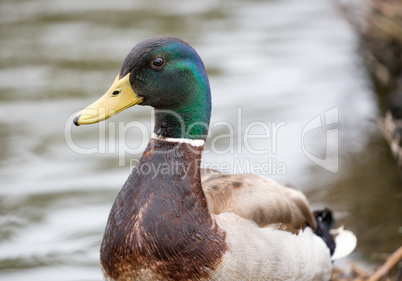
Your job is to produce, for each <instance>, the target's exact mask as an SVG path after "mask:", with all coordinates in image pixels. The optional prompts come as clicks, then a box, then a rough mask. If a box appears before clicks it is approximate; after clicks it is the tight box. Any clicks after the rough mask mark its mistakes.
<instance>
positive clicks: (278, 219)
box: [201, 169, 316, 233]
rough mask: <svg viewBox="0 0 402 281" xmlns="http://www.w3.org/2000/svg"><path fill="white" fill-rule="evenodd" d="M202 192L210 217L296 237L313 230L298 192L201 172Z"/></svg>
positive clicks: (253, 177)
mask: <svg viewBox="0 0 402 281" xmlns="http://www.w3.org/2000/svg"><path fill="white" fill-rule="evenodd" d="M201 181H202V188H203V190H204V193H205V195H206V198H207V202H208V208H209V210H210V212H211V213H213V214H216V215H218V214H221V213H225V212H231V213H234V214H236V215H238V216H240V217H243V218H245V219H249V220H252V221H254V222H255V223H256V224H257V225H258V226H260V227H265V226H268V225H270V226H272V227H275V228H278V229H281V230H286V231H289V232H292V233H298V232H299V231H300V230H301V229H303V228H304V227H305V226H307V225H308V226H310V227H311V228H312V229H313V230H315V228H316V221H315V219H314V215H313V213H312V212H311V210H310V206H309V203H308V201H307V199H306V197H305V196H304V195H303V193H301V192H300V191H298V190H295V189H293V188H289V187H285V186H281V185H279V184H278V183H276V182H274V181H271V180H269V179H267V178H264V177H262V176H257V175H248V174H247V175H229V174H224V173H220V172H218V171H216V170H211V169H202V170H201Z"/></svg>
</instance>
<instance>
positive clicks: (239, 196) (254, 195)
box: [201, 170, 331, 281]
mask: <svg viewBox="0 0 402 281" xmlns="http://www.w3.org/2000/svg"><path fill="white" fill-rule="evenodd" d="M201 175H202V184H203V190H204V192H205V194H206V197H207V201H208V208H209V209H210V211H211V213H213V214H214V219H215V222H216V223H217V224H218V226H219V227H220V228H221V229H222V230H224V231H225V233H226V243H227V245H228V251H227V252H226V253H225V255H224V258H223V261H222V263H221V265H220V267H219V268H218V269H217V270H216V272H215V273H214V274H213V275H212V276H213V279H212V280H306V281H307V280H317V281H318V280H319V281H323V280H329V278H330V276H331V255H330V251H329V248H328V247H327V245H326V244H325V243H324V241H323V240H322V239H321V238H320V237H318V236H317V235H315V234H314V229H315V227H316V221H315V218H314V216H313V214H312V212H311V211H310V208H309V205H308V202H307V199H306V198H305V196H304V195H303V194H302V193H301V192H300V191H297V190H294V189H292V188H288V187H284V186H281V185H279V184H277V183H275V182H273V181H271V180H268V179H266V178H264V177H261V176H256V175H228V174H222V173H219V172H217V171H213V170H203V171H202V173H201Z"/></svg>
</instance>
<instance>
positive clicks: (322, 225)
mask: <svg viewBox="0 0 402 281" xmlns="http://www.w3.org/2000/svg"><path fill="white" fill-rule="evenodd" d="M314 217H315V220H316V221H317V229H316V231H315V234H316V235H318V236H319V237H321V238H322V240H324V242H325V244H327V246H328V248H329V250H330V252H331V256H332V254H333V253H334V251H335V246H336V245H335V239H334V237H333V236H332V235H331V234H330V233H329V231H330V230H331V229H332V227H333V226H334V222H335V221H334V216H333V214H332V211H331V210H330V209H328V208H325V209H324V210H320V211H314Z"/></svg>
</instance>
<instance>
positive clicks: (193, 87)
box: [74, 36, 211, 139]
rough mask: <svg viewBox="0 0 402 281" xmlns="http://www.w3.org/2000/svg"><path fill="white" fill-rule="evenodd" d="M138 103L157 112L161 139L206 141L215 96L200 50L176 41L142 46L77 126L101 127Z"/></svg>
mask: <svg viewBox="0 0 402 281" xmlns="http://www.w3.org/2000/svg"><path fill="white" fill-rule="evenodd" d="M136 104H139V105H149V106H152V107H154V108H155V129H154V130H155V131H154V132H155V133H156V134H157V135H159V136H162V137H170V138H189V139H205V138H206V136H207V133H208V125H209V120H210V115H211V94H210V88H209V82H208V77H207V74H206V72H205V68H204V64H203V63H202V61H201V58H200V57H199V55H198V54H197V52H196V51H195V50H194V49H193V48H192V47H191V46H190V45H188V44H187V43H185V42H183V41H181V40H180V39H177V38H172V37H164V36H163V37H155V38H151V39H147V40H145V41H143V42H141V43H139V44H138V45H136V46H135V47H134V48H133V49H132V50H131V51H130V53H129V54H128V55H127V57H126V58H125V60H124V62H123V65H122V67H121V70H120V73H119V74H118V75H117V77H116V79H115V81H114V82H113V84H112V86H111V87H110V89H109V90H108V91H107V92H106V94H105V95H103V96H102V97H101V98H100V99H99V100H97V101H96V102H94V103H93V104H91V105H89V106H88V107H87V108H85V109H84V110H82V111H81V112H80V113H78V114H77V115H76V116H75V117H74V124H76V125H77V126H78V125H81V124H93V123H97V122H100V121H103V120H105V119H107V118H109V117H111V116H113V115H115V114H117V113H119V112H121V111H123V110H125V109H126V108H129V107H131V106H133V105H136Z"/></svg>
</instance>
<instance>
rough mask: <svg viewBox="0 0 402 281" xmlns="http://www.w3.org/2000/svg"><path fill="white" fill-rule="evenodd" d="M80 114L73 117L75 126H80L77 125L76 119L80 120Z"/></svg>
mask: <svg viewBox="0 0 402 281" xmlns="http://www.w3.org/2000/svg"><path fill="white" fill-rule="evenodd" d="M81 115H82V114H78V115H76V116H75V117H74V119H73V123H74V124H75V126H79V125H80V124H78V119H80V117H81Z"/></svg>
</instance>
